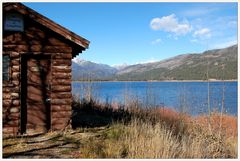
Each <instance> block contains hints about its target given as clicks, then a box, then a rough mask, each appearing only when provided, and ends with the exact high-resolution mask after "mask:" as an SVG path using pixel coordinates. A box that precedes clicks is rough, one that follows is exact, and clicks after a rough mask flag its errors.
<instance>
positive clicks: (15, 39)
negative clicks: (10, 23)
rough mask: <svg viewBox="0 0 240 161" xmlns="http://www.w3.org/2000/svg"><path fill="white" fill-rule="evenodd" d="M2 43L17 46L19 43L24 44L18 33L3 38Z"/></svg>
mask: <svg viewBox="0 0 240 161" xmlns="http://www.w3.org/2000/svg"><path fill="white" fill-rule="evenodd" d="M3 42H4V44H19V43H21V44H23V43H25V42H23V40H22V35H21V34H20V33H14V34H11V35H7V36H4V38H3ZM25 44H26V43H25Z"/></svg>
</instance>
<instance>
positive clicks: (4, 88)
mask: <svg viewBox="0 0 240 161" xmlns="http://www.w3.org/2000/svg"><path fill="white" fill-rule="evenodd" d="M2 91H3V92H10V91H11V90H10V87H5V86H3V88H2Z"/></svg>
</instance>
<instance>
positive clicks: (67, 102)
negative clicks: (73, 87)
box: [51, 99, 72, 105]
mask: <svg viewBox="0 0 240 161" xmlns="http://www.w3.org/2000/svg"><path fill="white" fill-rule="evenodd" d="M51 104H52V105H71V104H72V99H52V100H51Z"/></svg>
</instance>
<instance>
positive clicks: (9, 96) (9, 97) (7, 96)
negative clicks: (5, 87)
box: [3, 93, 11, 99]
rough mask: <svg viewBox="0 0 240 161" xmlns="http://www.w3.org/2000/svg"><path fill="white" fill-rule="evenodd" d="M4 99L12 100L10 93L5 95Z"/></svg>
mask: <svg viewBox="0 0 240 161" xmlns="http://www.w3.org/2000/svg"><path fill="white" fill-rule="evenodd" d="M3 99H11V94H10V93H3Z"/></svg>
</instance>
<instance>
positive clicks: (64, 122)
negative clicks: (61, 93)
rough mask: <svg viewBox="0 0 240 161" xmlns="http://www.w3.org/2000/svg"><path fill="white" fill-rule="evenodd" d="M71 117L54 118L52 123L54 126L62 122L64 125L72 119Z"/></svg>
mask: <svg viewBox="0 0 240 161" xmlns="http://www.w3.org/2000/svg"><path fill="white" fill-rule="evenodd" d="M70 119H71V117H68V118H67V117H64V118H52V120H51V123H52V127H53V126H55V125H59V124H62V125H63V126H66V125H67V124H68V123H69V121H70Z"/></svg>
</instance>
